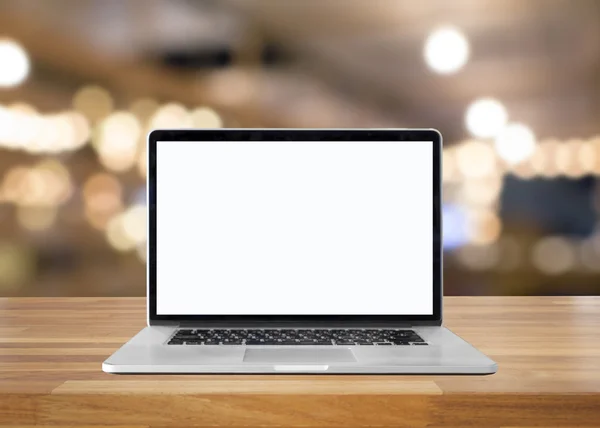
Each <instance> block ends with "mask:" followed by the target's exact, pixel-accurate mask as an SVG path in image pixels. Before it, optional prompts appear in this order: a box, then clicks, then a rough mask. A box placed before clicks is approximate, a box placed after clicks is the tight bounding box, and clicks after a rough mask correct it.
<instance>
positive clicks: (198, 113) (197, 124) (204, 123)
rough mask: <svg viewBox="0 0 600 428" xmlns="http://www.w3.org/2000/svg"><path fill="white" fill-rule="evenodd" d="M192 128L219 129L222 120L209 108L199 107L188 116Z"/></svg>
mask: <svg viewBox="0 0 600 428" xmlns="http://www.w3.org/2000/svg"><path fill="white" fill-rule="evenodd" d="M190 116H191V120H192V126H193V127H194V128H221V127H222V126H223V120H222V119H221V116H219V114H218V113H217V112H216V111H214V110H213V109H211V108H209V107H200V108H197V109H195V110H193V111H192V112H191V114H190Z"/></svg>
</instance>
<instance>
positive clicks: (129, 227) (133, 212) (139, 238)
mask: <svg viewBox="0 0 600 428" xmlns="http://www.w3.org/2000/svg"><path fill="white" fill-rule="evenodd" d="M121 221H122V227H123V230H124V232H125V234H126V235H127V237H128V238H129V239H130V240H132V241H133V242H135V243H136V244H138V245H139V244H142V243H144V242H146V239H147V237H148V232H147V221H146V207H145V206H144V205H133V206H132V207H130V208H128V209H127V210H126V211H125V212H124V213H123V215H122V219H121Z"/></svg>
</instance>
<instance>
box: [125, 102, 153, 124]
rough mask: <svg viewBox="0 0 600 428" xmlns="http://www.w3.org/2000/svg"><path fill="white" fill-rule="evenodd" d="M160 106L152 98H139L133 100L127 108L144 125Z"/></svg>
mask: <svg viewBox="0 0 600 428" xmlns="http://www.w3.org/2000/svg"><path fill="white" fill-rule="evenodd" d="M159 107H160V104H159V103H158V101H156V100H155V99H152V98H140V99H139V100H135V101H134V102H132V103H131V105H130V106H129V110H130V111H131V112H132V113H133V114H134V115H135V116H136V117H137V118H138V120H139V121H140V122H141V123H146V122H147V121H148V120H150V118H151V117H152V115H153V114H154V113H155V112H156V110H158V108H159Z"/></svg>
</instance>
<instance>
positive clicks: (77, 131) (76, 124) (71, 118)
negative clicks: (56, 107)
mask: <svg viewBox="0 0 600 428" xmlns="http://www.w3.org/2000/svg"><path fill="white" fill-rule="evenodd" d="M65 119H66V120H67V121H68V123H69V126H70V128H71V130H72V132H73V137H72V139H71V140H70V143H71V144H70V146H69V147H67V148H68V149H71V150H74V149H78V148H81V147H83V146H84V145H85V144H86V143H87V142H88V141H90V138H91V132H92V131H91V129H90V123H89V121H88V120H87V118H86V117H85V116H84V115H83V114H81V113H79V112H77V111H70V112H67V113H65Z"/></svg>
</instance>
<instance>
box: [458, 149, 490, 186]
mask: <svg viewBox="0 0 600 428" xmlns="http://www.w3.org/2000/svg"><path fill="white" fill-rule="evenodd" d="M456 165H457V167H458V169H459V171H460V172H461V173H462V174H463V175H464V176H465V177H467V178H481V177H485V176H487V175H490V174H492V173H493V172H494V170H495V166H496V154H495V153H494V149H493V148H492V146H491V145H489V144H487V143H484V142H482V141H467V142H465V143H463V144H462V145H461V146H459V147H458V148H457V149H456Z"/></svg>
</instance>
